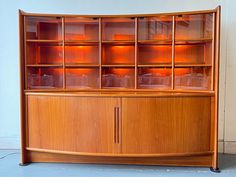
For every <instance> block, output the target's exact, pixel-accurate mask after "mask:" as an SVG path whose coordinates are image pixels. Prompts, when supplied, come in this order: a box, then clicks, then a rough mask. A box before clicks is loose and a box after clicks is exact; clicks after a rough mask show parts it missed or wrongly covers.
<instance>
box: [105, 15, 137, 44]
mask: <svg viewBox="0 0 236 177" xmlns="http://www.w3.org/2000/svg"><path fill="white" fill-rule="evenodd" d="M102 39H103V41H134V39H135V20H134V18H103V19H102Z"/></svg>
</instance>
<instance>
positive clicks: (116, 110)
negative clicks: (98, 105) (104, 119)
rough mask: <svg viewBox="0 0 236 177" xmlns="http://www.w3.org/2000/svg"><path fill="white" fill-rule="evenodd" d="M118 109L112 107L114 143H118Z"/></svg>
mask: <svg viewBox="0 0 236 177" xmlns="http://www.w3.org/2000/svg"><path fill="white" fill-rule="evenodd" d="M119 124H120V122H119V107H114V143H119V139H120V137H119V128H120V125H119Z"/></svg>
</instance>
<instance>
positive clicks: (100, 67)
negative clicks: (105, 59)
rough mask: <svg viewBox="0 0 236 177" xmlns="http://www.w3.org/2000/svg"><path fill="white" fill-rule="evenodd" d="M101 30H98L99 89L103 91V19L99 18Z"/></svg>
mask: <svg viewBox="0 0 236 177" xmlns="http://www.w3.org/2000/svg"><path fill="white" fill-rule="evenodd" d="M98 25H99V30H98V33H99V34H98V35H99V36H98V40H99V46H98V49H99V89H102V18H101V17H100V18H99V24H98Z"/></svg>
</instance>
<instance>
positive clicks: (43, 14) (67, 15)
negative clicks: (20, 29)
mask: <svg viewBox="0 0 236 177" xmlns="http://www.w3.org/2000/svg"><path fill="white" fill-rule="evenodd" d="M220 8H221V6H217V7H216V8H215V9H210V10H197V11H184V12H162V13H151V14H119V15H118V14H92V15H85V14H47V13H28V12H25V11H23V10H21V9H19V14H20V15H23V16H39V17H40V16H47V17H151V16H168V15H172V16H173V15H190V14H205V13H216V12H217V11H218V9H220Z"/></svg>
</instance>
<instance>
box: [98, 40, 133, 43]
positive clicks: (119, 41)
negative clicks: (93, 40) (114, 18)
mask: <svg viewBox="0 0 236 177" xmlns="http://www.w3.org/2000/svg"><path fill="white" fill-rule="evenodd" d="M102 43H103V44H135V41H133V40H131V41H130V40H113V41H102Z"/></svg>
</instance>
